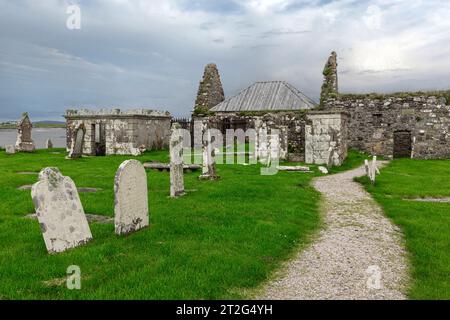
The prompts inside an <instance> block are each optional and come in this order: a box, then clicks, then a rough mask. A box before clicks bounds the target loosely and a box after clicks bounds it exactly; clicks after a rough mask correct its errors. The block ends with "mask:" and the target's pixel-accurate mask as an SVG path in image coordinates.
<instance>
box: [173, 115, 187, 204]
mask: <svg viewBox="0 0 450 320" xmlns="http://www.w3.org/2000/svg"><path fill="white" fill-rule="evenodd" d="M183 194H184V176H183V131H182V130H181V126H180V125H179V124H178V123H174V124H172V134H171V136H170V196H171V197H172V198H174V197H178V196H181V195H183Z"/></svg>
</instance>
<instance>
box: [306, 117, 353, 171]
mask: <svg viewBox="0 0 450 320" xmlns="http://www.w3.org/2000/svg"><path fill="white" fill-rule="evenodd" d="M306 117H307V122H306V127H305V132H306V135H305V162H306V163H309V164H325V165H328V166H333V165H334V166H340V165H341V164H342V163H343V162H344V160H345V159H346V158H347V148H348V145H347V141H348V132H347V125H348V114H347V113H345V112H339V111H333V110H330V111H311V112H309V113H308V114H307V116H306Z"/></svg>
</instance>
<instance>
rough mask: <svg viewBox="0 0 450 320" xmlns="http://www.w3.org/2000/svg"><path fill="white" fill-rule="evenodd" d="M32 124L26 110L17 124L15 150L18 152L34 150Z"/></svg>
mask: <svg viewBox="0 0 450 320" xmlns="http://www.w3.org/2000/svg"><path fill="white" fill-rule="evenodd" d="M32 129H33V125H32V123H31V121H30V118H29V116H28V113H27V112H24V113H23V114H22V119H21V120H20V121H19V123H18V125H17V131H18V132H17V141H16V150H17V151H19V152H34V150H35V149H36V147H35V145H34V141H33V140H32V139H31V130H32Z"/></svg>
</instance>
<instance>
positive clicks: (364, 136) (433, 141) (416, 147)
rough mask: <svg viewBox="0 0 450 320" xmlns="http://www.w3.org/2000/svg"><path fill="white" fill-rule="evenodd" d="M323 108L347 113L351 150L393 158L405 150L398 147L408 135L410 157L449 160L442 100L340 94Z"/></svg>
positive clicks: (449, 133) (449, 128)
mask: <svg viewBox="0 0 450 320" xmlns="http://www.w3.org/2000/svg"><path fill="white" fill-rule="evenodd" d="M326 108H340V109H343V110H345V111H346V112H348V113H349V114H350V120H349V146H350V147H351V148H355V149H357V150H362V151H365V152H368V153H371V154H373V155H382V156H385V157H388V158H393V157H394V150H396V152H397V153H398V154H396V156H401V154H399V153H400V152H403V153H404V152H405V151H407V150H406V149H407V147H406V146H404V145H403V146H402V145H400V144H402V143H405V139H406V140H407V139H409V138H408V135H410V157H411V158H416V159H441V158H448V157H450V106H449V105H447V102H446V99H445V98H439V97H436V96H428V95H417V94H416V95H409V96H408V95H403V96H379V97H377V96H375V97H372V96H359V95H353V96H352V95H347V96H345V95H344V96H341V97H340V98H339V99H337V100H333V99H330V100H329V101H328V102H327V104H326ZM405 137H406V138H405ZM406 142H407V141H406Z"/></svg>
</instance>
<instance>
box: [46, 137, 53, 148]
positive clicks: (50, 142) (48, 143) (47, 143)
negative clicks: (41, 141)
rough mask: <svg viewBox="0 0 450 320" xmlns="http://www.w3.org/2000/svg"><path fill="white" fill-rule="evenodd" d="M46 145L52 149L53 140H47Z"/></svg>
mask: <svg viewBox="0 0 450 320" xmlns="http://www.w3.org/2000/svg"><path fill="white" fill-rule="evenodd" d="M45 147H46V148H47V149H52V148H53V142H52V140H50V139H47V141H45Z"/></svg>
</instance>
